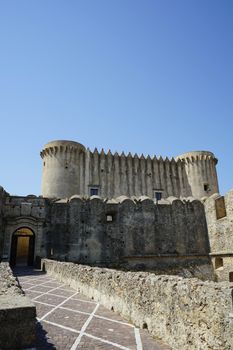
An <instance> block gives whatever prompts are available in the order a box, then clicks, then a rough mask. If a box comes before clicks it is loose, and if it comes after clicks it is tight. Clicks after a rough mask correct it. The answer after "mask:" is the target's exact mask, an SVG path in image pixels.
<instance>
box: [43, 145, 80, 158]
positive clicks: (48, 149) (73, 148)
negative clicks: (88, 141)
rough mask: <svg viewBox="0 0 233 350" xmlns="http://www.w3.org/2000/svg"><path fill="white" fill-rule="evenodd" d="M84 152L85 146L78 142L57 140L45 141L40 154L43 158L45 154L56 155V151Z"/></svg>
mask: <svg viewBox="0 0 233 350" xmlns="http://www.w3.org/2000/svg"><path fill="white" fill-rule="evenodd" d="M78 151H82V152H85V151H86V148H85V147H84V146H83V145H82V144H81V143H78V142H74V141H66V140H57V141H51V142H48V143H46V145H45V146H44V148H43V150H42V151H41V152H40V156H41V158H42V159H44V158H45V157H46V156H47V155H56V153H57V152H78Z"/></svg>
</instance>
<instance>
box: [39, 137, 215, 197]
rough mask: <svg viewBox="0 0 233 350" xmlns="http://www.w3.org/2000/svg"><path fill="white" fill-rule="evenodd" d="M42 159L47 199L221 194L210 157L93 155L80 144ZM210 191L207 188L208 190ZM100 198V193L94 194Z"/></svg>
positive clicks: (55, 147) (63, 144) (49, 148)
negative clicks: (91, 195)
mask: <svg viewBox="0 0 233 350" xmlns="http://www.w3.org/2000/svg"><path fill="white" fill-rule="evenodd" d="M41 157H42V159H43V175H42V194H43V196H44V197H48V198H69V197H71V196H73V195H76V194H78V195H83V196H89V195H90V194H91V188H94V189H96V190H97V191H98V195H99V196H101V197H102V198H106V197H107V198H113V197H119V196H137V197H139V196H149V197H150V198H155V192H156V191H159V192H160V193H162V195H163V197H164V198H166V197H169V196H175V197H181V196H183V197H188V196H194V197H195V198H199V199H201V198H202V197H203V196H209V195H211V194H213V193H215V192H218V180H217V175H216V169H215V165H216V163H217V160H216V158H215V156H214V154H213V153H211V152H208V151H198V152H189V153H185V154H182V155H180V156H178V157H177V158H176V159H174V158H172V159H168V158H167V157H166V158H165V159H163V158H162V157H159V158H156V157H153V158H151V157H146V158H145V157H144V156H143V155H142V156H141V157H139V156H138V155H137V154H135V155H134V156H132V155H131V154H130V153H129V154H128V156H125V154H121V155H119V154H118V153H115V154H112V153H111V152H110V151H109V152H108V153H105V152H104V151H103V150H102V151H101V152H98V150H97V149H95V150H94V152H91V151H90V150H89V149H86V148H85V147H84V146H83V145H81V144H80V143H78V142H73V141H65V140H57V141H52V142H49V143H48V144H46V145H45V146H44V149H43V150H42V152H41ZM204 185H205V186H204ZM95 194H96V193H95Z"/></svg>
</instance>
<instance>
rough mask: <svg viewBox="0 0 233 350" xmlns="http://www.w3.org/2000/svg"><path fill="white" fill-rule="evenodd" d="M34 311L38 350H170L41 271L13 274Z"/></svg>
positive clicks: (19, 269) (113, 313)
mask: <svg viewBox="0 0 233 350" xmlns="http://www.w3.org/2000/svg"><path fill="white" fill-rule="evenodd" d="M14 273H15V275H16V276H17V278H18V280H19V283H20V285H21V286H22V288H23V290H24V292H25V294H26V295H27V296H28V297H29V298H30V299H31V300H32V301H33V302H34V303H35V305H36V310H37V320H38V322H37V344H36V349H37V350H52V349H58V350H76V349H82V350H117V349H123V350H169V349H171V348H169V347H168V346H165V345H163V344H160V343H158V342H157V341H155V340H154V339H153V338H152V337H150V336H149V335H148V333H147V332H146V331H145V330H141V329H140V330H139V329H138V328H136V327H134V326H133V325H132V324H129V323H128V322H127V321H125V320H124V319H123V318H122V317H120V316H119V315H118V314H116V313H115V312H113V311H110V310H107V309H105V308H104V307H103V306H101V305H99V304H98V303H96V302H94V301H93V300H90V299H88V298H87V297H85V296H84V295H82V294H80V293H78V292H77V291H75V290H73V289H72V288H70V287H68V286H66V285H64V284H62V283H60V282H58V281H56V280H55V279H54V278H52V277H51V276H48V275H46V274H44V273H42V272H41V271H38V270H37V271H35V270H32V269H26V268H25V269H23V268H18V269H15V271H14Z"/></svg>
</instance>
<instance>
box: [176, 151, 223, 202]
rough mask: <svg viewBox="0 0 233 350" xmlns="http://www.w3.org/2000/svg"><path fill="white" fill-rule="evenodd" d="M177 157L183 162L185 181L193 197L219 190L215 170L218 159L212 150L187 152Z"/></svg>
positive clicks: (204, 195)
mask: <svg viewBox="0 0 233 350" xmlns="http://www.w3.org/2000/svg"><path fill="white" fill-rule="evenodd" d="M178 159H180V160H182V162H183V163H184V167H185V176H186V179H185V180H187V181H185V183H187V186H188V187H189V190H190V192H191V195H192V196H193V197H194V198H198V199H201V198H203V197H206V196H207V197H209V196H211V195H212V194H214V193H218V192H219V189H218V178H217V172H216V164H217V162H218V160H217V159H216V158H215V156H214V154H213V153H212V152H208V151H194V152H188V153H184V154H182V155H180V156H178V157H176V160H178Z"/></svg>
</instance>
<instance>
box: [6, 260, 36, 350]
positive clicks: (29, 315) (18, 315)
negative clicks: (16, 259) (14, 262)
mask: <svg viewBox="0 0 233 350" xmlns="http://www.w3.org/2000/svg"><path fill="white" fill-rule="evenodd" d="M35 335H36V308H35V306H34V304H33V303H32V302H31V301H30V299H28V298H27V297H25V296H24V293H23V291H22V289H21V288H20V286H19V284H18V282H17V280H16V278H15V277H14V276H13V275H12V271H11V269H10V267H9V265H8V263H1V264H0V349H1V350H14V349H26V348H30V347H33V345H34V344H35Z"/></svg>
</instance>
